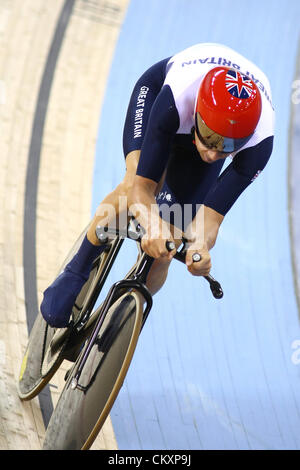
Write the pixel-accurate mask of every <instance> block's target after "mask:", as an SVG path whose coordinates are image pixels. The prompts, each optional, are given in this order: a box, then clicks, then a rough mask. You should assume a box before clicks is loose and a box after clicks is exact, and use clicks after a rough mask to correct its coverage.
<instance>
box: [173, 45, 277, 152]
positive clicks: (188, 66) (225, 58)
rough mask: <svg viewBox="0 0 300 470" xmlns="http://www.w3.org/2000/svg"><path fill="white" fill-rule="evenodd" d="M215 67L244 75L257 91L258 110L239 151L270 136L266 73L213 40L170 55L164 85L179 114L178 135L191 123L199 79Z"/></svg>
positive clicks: (271, 124) (271, 113) (271, 125)
mask: <svg viewBox="0 0 300 470" xmlns="http://www.w3.org/2000/svg"><path fill="white" fill-rule="evenodd" d="M218 66H226V67H230V68H233V69H236V70H239V71H241V72H242V73H244V74H245V75H248V76H249V77H250V78H251V79H252V80H253V81H254V83H256V85H257V87H258V89H259V90H260V93H261V97H262V112H261V116H260V120H259V122H258V125H257V128H256V130H255V132H254V134H253V136H252V137H251V139H250V140H249V141H248V142H247V143H246V144H245V145H244V147H242V148H241V149H239V151H241V150H243V149H245V148H249V147H253V146H254V145H256V144H258V143H259V142H261V141H262V140H264V139H265V138H267V137H270V136H273V135H274V121H275V117H274V109H273V106H272V98H271V87H270V83H269V80H268V78H267V77H266V75H265V74H264V73H263V72H262V71H261V70H260V69H259V68H258V67H257V66H256V65H255V64H254V63H252V62H251V61H250V60H248V59H246V58H245V57H243V56H242V55H241V54H239V53H238V52H236V51H234V50H233V49H230V48H229V47H227V46H223V45H221V44H214V43H203V44H196V45H195V46H192V47H189V48H188V49H185V50H183V51H182V52H179V53H178V54H176V55H174V56H173V57H171V58H170V60H169V62H168V64H167V74H166V77H165V81H164V85H168V86H169V87H170V89H171V91H172V94H173V97H174V101H175V106H176V108H177V112H178V115H179V120H180V124H179V128H178V130H177V133H178V134H188V133H190V131H191V128H192V127H193V126H194V122H195V104H196V98H197V94H198V90H199V86H200V83H201V80H202V79H203V77H204V76H205V74H206V73H207V72H208V71H209V70H211V69H213V68H214V67H218Z"/></svg>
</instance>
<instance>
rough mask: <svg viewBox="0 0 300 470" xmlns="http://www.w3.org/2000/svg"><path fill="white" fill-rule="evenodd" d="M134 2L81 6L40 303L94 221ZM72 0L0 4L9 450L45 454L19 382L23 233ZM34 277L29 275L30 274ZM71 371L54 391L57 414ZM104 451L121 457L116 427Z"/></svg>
mask: <svg viewBox="0 0 300 470" xmlns="http://www.w3.org/2000/svg"><path fill="white" fill-rule="evenodd" d="M127 3H128V0H109V1H106V2H103V1H102V0H94V1H93V2H91V1H87V0H76V1H75V3H74V6H73V10H72V14H71V17H70V21H69V23H68V26H67V28H66V31H65V35H64V38H63V42H62V47H61V50H60V53H59V57H58V60H57V63H56V67H55V75H54V78H53V83H52V87H51V94H50V98H49V101H48V103H47V114H46V121H45V126H44V130H43V138H42V149H41V154H40V169H39V178H38V193H37V209H36V210H37V212H36V215H37V218H36V221H37V225H36V228H37V230H36V259H37V263H36V264H37V266H36V268H37V290H38V301H39V302H40V300H41V298H42V292H43V290H44V289H45V288H46V287H47V285H48V284H49V283H50V282H51V281H52V279H53V278H54V276H55V275H56V273H57V270H58V269H59V266H60V264H61V262H62V261H63V259H64V256H65V255H66V253H67V251H68V249H69V248H70V247H71V245H72V243H73V241H74V239H75V238H76V237H77V235H78V234H79V233H80V232H81V230H82V229H83V228H84V227H85V226H86V224H87V223H88V221H89V220H90V217H91V214H90V207H91V189H92V176H93V163H94V153H95V142H96V135H97V127H98V121H99V116H100V112H101V104H102V99H103V95H104V92H105V87H106V80H107V75H108V71H109V67H110V63H111V59H112V56H113V53H114V48H115V43H116V40H117V38H118V33H119V29H120V26H121V24H122V20H123V17H124V13H125V11H126V8H127ZM63 6H64V1H63V0H51V2H45V1H44V0H1V2H0V136H1V138H0V155H1V165H0V195H1V212H0V214H1V215H0V265H1V270H0V298H1V302H0V449H2V450H3V449H10V450H13V449H36V450H38V449H40V448H41V443H42V440H43V436H44V433H45V427H44V422H43V418H42V414H41V410H40V405H39V400H38V398H35V399H34V400H32V401H30V402H21V401H20V400H19V398H18V395H17V389H16V381H17V379H18V375H19V369H20V363H21V359H22V354H23V353H24V350H25V346H26V343H27V337H28V332H27V321H26V305H25V302H26V301H27V300H26V299H25V293H24V269H23V255H24V253H23V226H24V194H25V190H26V171H27V162H28V155H29V146H30V141H31V135H32V126H33V119H34V114H35V109H36V106H37V99H38V96H39V88H40V83H41V78H42V76H43V72H44V68H45V62H46V60H47V57H48V52H49V47H50V46H51V41H52V38H53V35H54V31H55V28H56V25H57V21H58V18H59V16H60V14H61V10H62V7H63ZM25 275H27V273H26V272H25ZM67 368H68V364H65V365H63V367H62V371H61V373H60V372H59V373H57V374H56V375H55V376H54V378H53V380H52V381H51V384H50V390H51V395H52V400H53V404H54V405H55V403H56V401H57V398H58V396H59V392H60V390H61V388H62V384H63V376H64V373H65V370H66V369H67ZM93 448H94V449H113V448H116V441H115V438H114V433H113V429H112V426H111V423H110V420H107V422H106V424H105V426H104V429H103V431H102V432H101V435H100V436H99V437H98V438H97V440H96V442H95V444H94V446H93Z"/></svg>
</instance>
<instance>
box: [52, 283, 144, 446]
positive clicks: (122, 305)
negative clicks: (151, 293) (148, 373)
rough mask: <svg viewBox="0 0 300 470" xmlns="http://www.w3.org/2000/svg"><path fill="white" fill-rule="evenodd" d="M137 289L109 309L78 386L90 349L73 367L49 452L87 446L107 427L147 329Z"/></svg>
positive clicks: (56, 413)
mask: <svg viewBox="0 0 300 470" xmlns="http://www.w3.org/2000/svg"><path fill="white" fill-rule="evenodd" d="M142 318H143V303H142V298H141V295H140V294H138V293H137V292H134V291H133V292H131V293H130V294H128V293H127V294H124V295H123V296H122V297H121V298H120V299H118V300H117V301H116V302H115V303H114V304H113V305H112V306H111V308H110V309H109V310H108V312H107V314H106V318H105V320H104V322H103V324H102V326H101V328H100V331H99V334H98V336H97V338H96V341H95V342H94V344H93V346H92V349H91V351H90V353H89V356H88V358H87V360H86V362H85V365H84V367H83V370H82V372H81V375H80V378H79V382H78V384H75V385H74V377H75V376H76V372H77V367H78V364H79V362H80V359H81V357H82V355H83V354H84V349H85V348H84V349H83V351H82V353H81V354H80V356H79V357H78V359H77V361H76V363H75V364H74V366H73V369H72V370H71V372H70V374H69V376H68V379H67V382H66V384H65V387H64V389H63V391H62V393H61V396H60V398H59V401H58V403H57V406H56V409H55V410H54V412H53V414H52V417H51V420H50V422H49V426H48V428H47V431H46V435H45V441H44V446H43V449H44V450H47V449H48V450H50V449H51V450H57V449H66V450H67V449H68V450H80V449H82V450H87V449H89V448H90V446H91V445H92V443H93V442H94V440H95V438H96V437H97V435H98V433H99V431H100V429H101V428H102V426H103V424H104V422H105V420H106V418H107V416H108V414H109V412H110V410H111V407H112V405H113V403H114V401H115V399H116V397H117V395H118V393H119V390H120V388H121V386H122V384H123V381H124V378H125V376H126V373H127V370H128V368H129V365H130V362H131V359H132V356H133V353H134V350H135V347H136V344H137V341H138V337H139V333H140V330H141V327H142Z"/></svg>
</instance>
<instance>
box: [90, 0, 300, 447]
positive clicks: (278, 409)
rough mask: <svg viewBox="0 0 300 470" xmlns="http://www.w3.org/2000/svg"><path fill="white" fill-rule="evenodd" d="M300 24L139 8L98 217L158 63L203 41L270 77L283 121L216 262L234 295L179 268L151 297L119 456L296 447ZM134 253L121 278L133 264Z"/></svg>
mask: <svg viewBox="0 0 300 470" xmlns="http://www.w3.org/2000/svg"><path fill="white" fill-rule="evenodd" d="M299 18H300V3H299V1H298V0H289V1H288V2H282V1H281V0H264V1H261V0H253V1H252V2H251V4H248V3H246V2H241V1H238V0H229V1H225V0H224V1H223V0H211V1H210V2H204V1H201V0H188V1H187V0H163V2H162V1H161V0H151V1H150V2H146V1H140V0H131V3H130V5H129V9H128V13H127V16H126V19H125V22H124V25H123V28H122V31H121V34H120V38H119V42H118V44H117V48H116V51H115V56H114V60H113V63H112V68H111V74H110V77H109V80H108V85H107V91H106V98H105V101H104V104H103V108H102V110H101V117H100V125H99V137H98V143H97V155H96V166H95V176H94V188H93V208H92V209H93V212H94V211H95V209H96V206H97V204H98V203H99V202H100V201H101V199H102V198H103V197H104V196H105V195H106V193H108V192H109V191H111V190H112V189H113V188H114V187H115V186H116V185H117V184H118V183H119V181H120V180H121V178H122V176H123V174H124V160H123V154H122V128H123V123H124V118H125V113H126V109H127V103H128V100H129V97H130V94H131V89H132V87H133V85H134V83H135V81H136V79H137V78H138V77H139V76H140V75H141V73H142V72H143V71H144V69H145V68H146V67H148V66H150V65H151V64H152V63H153V62H155V61H158V60H160V59H161V58H164V57H168V56H170V55H172V54H173V53H176V52H177V51H179V50H181V49H184V48H185V47H188V46H190V45H192V44H194V43H196V42H220V43H224V44H226V45H228V46H230V47H232V48H234V49H236V50H238V51H239V52H240V53H242V54H244V55H245V56H246V57H248V58H249V59H250V60H252V61H254V62H255V63H257V65H258V66H260V67H261V68H262V69H263V70H264V71H265V73H266V74H267V75H268V77H269V79H270V82H271V87H272V91H273V103H274V106H275V108H276V113H277V124H276V138H275V149H274V152H273V155H272V157H271V160H270V162H269V164H268V165H267V167H266V169H265V171H264V172H263V173H262V175H260V177H259V178H258V179H257V180H256V181H255V182H254V184H253V185H251V187H250V188H248V189H247V190H246V191H245V192H244V193H243V195H242V196H241V197H240V199H239V200H238V202H237V203H236V204H235V206H234V207H233V208H232V210H231V211H230V212H229V214H228V215H227V216H226V218H225V220H224V223H223V226H222V229H221V232H220V235H219V238H218V241H217V245H216V247H215V248H214V249H213V251H212V257H213V269H212V275H213V276H215V277H216V278H217V279H219V280H220V281H221V283H222V286H223V289H224V292H225V295H224V298H223V299H222V300H215V299H213V298H212V296H211V294H210V291H209V289H208V286H207V283H206V282H205V281H204V280H203V279H201V278H200V279H199V278H193V277H192V276H191V275H189V273H188V272H187V270H186V269H185V267H184V266H182V265H179V263H177V262H174V263H173V265H172V266H171V269H170V273H169V277H168V280H167V282H166V284H165V286H164V288H163V290H162V291H161V292H160V293H159V294H157V295H156V296H155V298H154V308H153V310H152V312H151V314H150V317H149V320H148V323H147V324H146V326H145V328H144V330H143V332H142V335H141V337H140V342H139V344H138V347H137V351H136V354H135V357H134V360H133V363H132V366H131V369H130V371H129V374H128V377H127V379H126V382H125V384H124V386H123V388H122V390H121V392H120V395H119V397H118V399H117V402H116V403H115V405H114V407H113V410H112V413H111V418H112V421H113V425H114V430H115V433H116V438H117V442H118V445H119V448H120V449H300V325H299V313H298V309H297V303H296V296H295V290H294V281H293V271H292V259H291V246H290V235H289V214H288V150H289V125H290V105H291V95H292V92H293V89H292V83H293V80H294V79H295V70H296V63H297V53H298V36H299V29H300V28H299ZM298 78H300V77H298ZM299 106H300V105H299ZM298 212H299V208H298ZM129 245H130V243H129V242H128V245H126V246H125V249H124V250H123V252H122V254H121V259H120V261H119V264H118V267H117V268H116V270H115V272H114V273H113V276H112V277H114V278H115V279H117V278H118V277H120V274H123V273H124V272H125V271H126V270H127V267H128V258H131V257H132V260H133V259H134V251H132V249H133V247H130V246H129Z"/></svg>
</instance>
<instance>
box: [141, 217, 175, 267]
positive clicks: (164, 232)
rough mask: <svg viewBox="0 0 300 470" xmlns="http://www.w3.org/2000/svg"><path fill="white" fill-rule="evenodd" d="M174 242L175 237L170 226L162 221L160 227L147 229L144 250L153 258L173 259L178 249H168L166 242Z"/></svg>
mask: <svg viewBox="0 0 300 470" xmlns="http://www.w3.org/2000/svg"><path fill="white" fill-rule="evenodd" d="M168 241H169V242H173V243H174V239H173V237H172V235H171V232H170V230H169V229H168V226H167V225H166V224H165V223H160V227H159V229H157V230H155V229H153V227H152V229H151V230H149V231H146V233H145V235H144V236H143V238H142V241H141V246H142V250H143V251H144V252H145V253H147V254H148V255H149V256H152V258H165V259H166V260H171V259H172V258H173V256H174V255H175V253H176V249H174V250H172V251H168V249H167V246H166V243H167V242H168Z"/></svg>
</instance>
